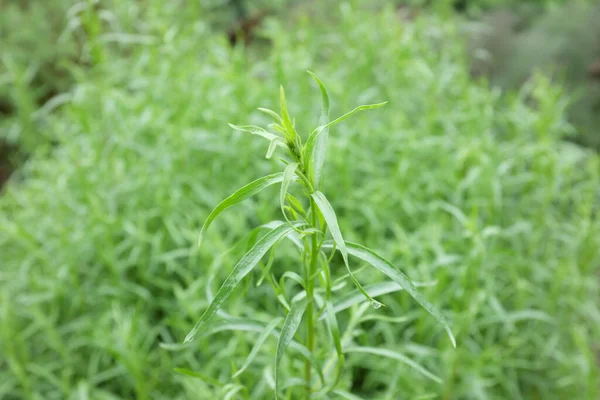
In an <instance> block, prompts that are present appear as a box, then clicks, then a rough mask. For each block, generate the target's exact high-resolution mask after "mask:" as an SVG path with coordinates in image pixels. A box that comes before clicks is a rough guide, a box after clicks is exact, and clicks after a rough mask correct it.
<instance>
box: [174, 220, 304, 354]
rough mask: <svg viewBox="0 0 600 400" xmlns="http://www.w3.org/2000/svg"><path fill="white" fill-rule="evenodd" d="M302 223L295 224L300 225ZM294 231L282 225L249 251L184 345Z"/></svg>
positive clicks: (292, 226)
mask: <svg viewBox="0 0 600 400" xmlns="http://www.w3.org/2000/svg"><path fill="white" fill-rule="evenodd" d="M300 224H301V223H295V225H300ZM293 229H294V225H281V226H279V227H277V228H275V229H273V230H272V231H270V232H268V233H267V234H266V235H265V236H263V237H262V238H261V239H260V240H259V241H258V242H257V243H256V244H255V245H254V246H253V247H252V248H251V249H250V251H248V252H247V253H246V254H245V255H244V256H243V257H242V259H241V260H240V261H239V262H238V263H237V264H236V266H235V267H234V268H233V271H231V273H230V274H229V276H228V277H227V279H225V282H224V283H223V285H222V286H221V288H220V289H219V291H218V292H217V294H216V296H215V298H214V299H213V300H212V302H211V303H210V305H209V306H208V308H207V309H206V311H204V314H202V316H201V317H200V320H198V322H197V323H196V326H194V328H193V329H192V330H191V332H190V333H189V334H188V335H187V336H186V338H185V340H184V343H187V342H190V341H192V340H193V339H194V336H195V335H196V333H197V332H198V331H199V330H200V329H201V328H202V327H203V326H204V325H205V324H206V322H207V321H208V320H210V318H211V317H212V316H213V315H215V314H216V312H217V311H219V309H220V308H221V307H222V306H223V303H224V302H225V300H226V299H227V298H228V297H229V295H230V294H231V292H233V289H235V287H236V286H237V285H238V284H239V283H240V282H241V280H242V279H244V277H245V276H246V275H248V274H249V273H250V271H252V269H253V268H254V267H255V266H256V264H258V262H259V261H260V259H261V258H262V257H263V256H264V255H265V254H266V253H267V251H269V249H270V248H271V247H272V246H273V245H274V244H275V243H276V242H277V241H278V240H279V239H281V238H282V237H284V236H285V235H287V234H288V233H289V232H291V231H292V230H293Z"/></svg>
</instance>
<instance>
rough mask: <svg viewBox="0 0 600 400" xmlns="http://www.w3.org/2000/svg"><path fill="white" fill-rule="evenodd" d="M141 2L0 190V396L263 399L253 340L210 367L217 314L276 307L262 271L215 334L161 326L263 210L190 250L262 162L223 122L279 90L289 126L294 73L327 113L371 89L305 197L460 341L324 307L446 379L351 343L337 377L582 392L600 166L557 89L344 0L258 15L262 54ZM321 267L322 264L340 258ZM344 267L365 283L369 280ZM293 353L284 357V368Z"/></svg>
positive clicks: (446, 390)
mask: <svg viewBox="0 0 600 400" xmlns="http://www.w3.org/2000/svg"><path fill="white" fill-rule="evenodd" d="M147 3H148V5H147V7H148V9H149V10H154V12H146V13H144V14H142V15H141V16H140V18H141V19H140V20H139V21H138V24H140V25H142V26H154V27H160V26H162V25H161V23H162V24H165V23H166V22H165V21H168V23H169V24H171V23H172V24H173V25H167V26H164V29H162V30H161V29H158V28H157V29H153V30H151V31H150V32H149V33H148V35H149V36H151V37H152V40H149V41H146V42H139V41H138V42H135V43H124V44H122V49H121V51H122V53H121V52H120V53H119V54H120V56H115V57H111V58H108V59H106V60H105V61H103V62H102V63H101V64H100V65H99V66H96V67H93V68H92V69H91V70H89V71H83V73H82V74H81V76H79V77H78V79H77V81H76V84H75V86H74V87H73V88H72V89H71V90H70V91H69V93H68V99H69V100H68V102H66V103H65V104H63V105H62V106H60V107H58V108H56V109H53V110H47V109H42V111H40V113H39V116H38V118H39V127H40V128H37V129H40V130H43V133H44V135H45V136H46V137H48V139H49V140H50V141H52V142H53V143H56V145H55V146H54V147H50V148H47V149H46V150H45V151H41V150H36V151H33V152H32V154H31V155H30V157H29V158H28V160H27V162H26V163H25V164H24V165H23V166H22V167H21V169H20V170H19V172H18V174H17V175H16V176H13V179H12V181H11V182H10V183H9V185H8V186H7V187H5V189H4V191H3V193H2V195H1V196H0V255H1V260H2V269H1V270H0V397H3V398H6V399H10V400H12V399H21V398H25V399H85V398H91V399H131V398H137V399H188V398H189V399H196V398H200V399H210V398H217V399H221V398H223V399H224V398H229V399H236V398H242V399H243V398H253V399H263V398H271V397H272V395H273V390H272V386H273V369H272V368H271V365H272V355H273V354H274V352H275V347H276V343H275V340H272V339H268V340H267V341H266V342H265V345H264V347H263V349H262V350H261V352H260V353H259V354H258V355H257V357H256V358H255V361H254V363H253V364H252V365H251V366H250V367H249V368H248V369H247V370H246V371H245V372H244V374H242V375H240V376H239V377H237V378H236V380H234V381H233V383H230V382H231V376H232V375H233V374H234V373H235V372H236V370H237V369H239V368H240V367H241V366H242V364H243V363H244V361H245V359H246V357H247V355H248V353H249V352H250V350H251V348H252V346H253V345H254V342H255V341H256V339H257V337H258V335H259V333H258V332H256V333H255V331H256V326H257V325H253V324H250V323H247V324H246V325H244V328H245V329H246V330H248V332H247V333H240V332H234V331H231V329H232V327H237V328H239V324H238V325H236V321H237V322H239V320H238V319H237V318H244V320H246V321H247V320H248V319H251V320H253V321H256V322H257V323H268V322H269V316H270V315H273V314H276V313H279V312H281V309H280V306H279V304H277V303H275V302H273V301H271V297H270V296H267V295H266V293H267V291H268V290H270V289H269V288H267V287H266V286H265V285H262V286H259V287H258V288H254V286H255V285H256V281H257V279H258V278H259V274H255V275H252V276H251V277H249V278H248V279H246V280H245V281H244V282H243V284H244V285H246V286H245V287H247V290H245V291H243V292H241V293H239V294H236V295H233V296H232V297H231V298H230V299H229V300H228V303H227V308H226V309H223V310H221V311H222V312H221V313H220V314H219V315H218V317H219V321H217V322H218V324H216V325H213V328H212V331H211V332H213V333H216V334H214V335H208V333H211V332H208V333H207V334H205V335H204V336H201V337H199V338H198V339H197V340H196V341H194V342H193V344H192V345H191V346H188V347H185V348H180V347H181V346H180V344H179V343H181V342H182V341H183V339H184V337H185V335H186V333H187V332H188V330H189V327H190V326H192V325H193V324H194V323H195V321H196V320H197V318H198V317H199V316H200V315H201V313H202V312H203V311H204V310H205V309H206V307H207V306H208V304H209V302H210V299H212V297H213V293H215V290H216V289H217V288H218V287H219V285H220V284H221V283H222V282H223V280H224V279H225V277H226V276H227V275H228V273H229V272H230V270H231V268H232V267H233V266H234V265H235V263H236V261H237V260H238V259H239V258H240V256H241V255H242V254H243V253H244V250H245V247H246V244H247V242H248V241H249V240H250V239H251V238H247V237H245V236H244V235H245V232H246V231H247V230H248V228H252V227H255V226H257V225H259V224H260V223H261V222H262V221H268V220H271V219H274V218H279V215H280V209H279V204H278V202H277V201H270V200H269V199H271V198H272V196H273V195H274V193H265V194H264V196H263V194H261V195H260V196H259V197H258V199H257V201H250V202H249V203H247V204H246V207H241V208H238V209H237V210H236V212H234V213H225V214H224V215H223V216H222V219H221V220H220V222H219V223H218V224H215V226H214V227H213V229H211V231H209V232H208V233H207V235H206V237H205V239H204V240H205V242H204V244H203V246H202V249H201V250H200V251H199V250H198V248H197V247H196V239H197V235H198V232H199V229H200V227H201V224H202V222H203V221H204V219H205V218H206V216H207V215H208V212H209V211H210V209H211V208H212V207H213V206H214V205H215V204H217V203H218V201H219V200H220V199H221V198H223V197H224V196H226V195H227V194H229V193H231V192H233V191H234V190H235V189H236V188H237V187H239V186H241V185H242V184H244V183H246V182H247V181H248V180H252V179H255V178H258V177H260V176H262V175H266V174H268V173H269V172H270V171H272V169H273V168H274V167H275V166H276V163H277V160H272V161H267V160H265V161H259V160H257V159H256V156H255V153H256V151H266V149H267V148H266V146H265V145H264V144H261V143H260V142H259V143H257V142H256V141H255V140H253V138H250V137H247V136H246V135H244V134H242V133H238V132H235V131H233V130H231V129H230V128H229V127H228V126H227V123H228V122H234V123H238V122H244V123H245V122H250V123H252V124H256V125H263V124H264V123H265V122H266V121H267V119H265V118H263V117H262V116H260V115H258V114H257V113H256V112H255V111H254V109H255V107H256V106H257V105H265V106H267V107H269V108H276V106H275V102H274V101H273V96H272V94H273V93H275V92H276V91H277V88H278V86H279V84H283V85H284V86H285V87H286V94H287V97H288V99H289V104H290V112H291V113H293V115H295V116H296V118H297V125H296V129H297V130H298V131H299V132H307V131H308V129H310V128H311V127H312V126H313V125H314V124H316V123H317V121H316V120H315V119H314V118H313V116H314V115H318V111H319V107H320V99H319V96H318V94H317V93H316V91H315V90H314V88H313V87H310V86H309V85H307V84H306V73H305V70H306V69H309V68H310V69H312V70H314V71H315V72H317V73H318V75H319V76H320V77H322V79H324V80H326V81H327V82H328V89H329V92H330V95H331V98H332V99H335V103H333V104H332V111H331V112H332V115H338V114H340V113H341V112H342V111H344V110H346V109H349V108H352V107H353V106H355V105H356V104H357V103H372V102H375V101H377V100H379V99H386V100H389V104H388V105H387V106H386V107H384V108H382V109H381V110H378V111H377V118H371V116H366V115H357V116H356V117H355V119H354V120H353V121H352V123H349V124H346V125H340V126H339V128H337V129H336V130H335V131H332V133H331V135H330V144H329V150H328V157H329V164H327V166H326V167H325V176H326V177H327V179H326V181H325V182H324V190H323V191H324V192H325V193H327V194H328V197H329V199H330V202H331V203H332V204H333V205H334V207H335V208H336V213H337V216H338V219H339V224H340V227H341V228H342V229H343V230H344V231H345V232H347V234H346V236H345V238H346V239H347V240H351V241H358V242H365V243H369V245H370V246H371V247H373V248H375V249H377V250H378V251H381V252H382V253H383V254H386V255H387V256H388V257H389V259H390V260H391V261H393V262H394V263H395V264H397V265H399V266H400V267H401V268H402V270H404V271H405V272H406V273H407V274H408V275H409V277H410V278H412V279H413V280H415V281H417V282H420V283H422V284H423V286H424V287H422V288H421V290H422V291H423V293H424V295H425V297H426V298H427V299H428V300H429V301H431V302H432V303H433V304H436V305H438V306H439V307H440V308H441V309H442V311H443V312H444V313H445V314H446V315H448V316H449V317H450V321H451V327H452V329H453V331H454V333H455V334H456V339H457V348H456V349H454V348H452V346H451V344H450V343H449V341H448V340H447V339H446V338H445V337H444V335H445V333H444V330H443V327H441V326H439V324H437V323H436V321H435V320H433V319H432V318H428V317H427V315H426V312H425V311H424V310H422V309H420V308H419V307H418V306H416V305H415V304H414V302H413V301H411V299H410V296H408V295H407V294H406V293H402V292H400V293H393V294H387V295H384V296H382V297H381V298H380V299H381V301H382V302H383V303H384V304H385V305H386V307H382V308H380V309H379V310H373V309H371V308H370V306H369V305H368V304H367V305H364V304H355V305H353V306H352V307H350V308H349V309H348V310H347V311H346V312H345V313H340V319H339V324H340V330H341V332H342V334H344V333H346V332H350V333H351V335H350V337H349V338H348V340H349V342H350V343H351V344H355V345H358V346H363V345H368V346H373V345H374V344H375V345H376V346H381V347H385V348H389V349H392V350H394V351H396V352H399V353H401V354H404V355H405V356H406V357H408V358H410V359H412V360H414V361H415V362H417V363H419V364H420V365H423V366H424V367H425V368H427V369H428V370H430V371H432V372H433V373H435V374H436V375H438V376H440V377H441V379H442V381H443V382H442V383H441V384H435V383H431V382H430V381H429V380H427V378H425V377H423V376H422V375H421V374H420V373H419V372H418V371H415V370H413V369H411V368H409V367H406V366H405V365H404V364H401V363H398V362H397V361H394V360H388V359H384V358H380V357H377V356H374V355H368V354H363V355H359V354H352V353H350V354H348V355H347V362H346V364H347V372H346V373H345V374H344V375H343V376H342V377H341V381H340V385H341V387H343V388H345V390H346V391H347V392H351V393H353V394H354V395H356V396H361V397H363V398H368V399H398V398H436V397H440V398H446V399H465V398H469V399H471V398H473V399H506V398H511V399H513V398H514V399H532V398H533V399H536V398H540V399H563V398H566V397H567V396H568V397H569V398H573V399H594V398H597V397H598V394H599V393H598V372H599V371H598V365H597V362H596V353H595V351H596V350H597V349H598V346H599V345H600V343H599V340H598V338H600V329H599V328H598V326H600V310H599V306H598V305H599V304H600V290H599V287H600V286H599V284H598V280H597V271H598V265H600V264H599V263H600V255H599V254H598V249H599V248H600V223H599V222H598V208H597V207H598V194H599V189H600V187H599V186H600V179H599V178H600V177H599V176H598V175H599V171H600V169H599V167H600V165H599V159H598V157H597V155H595V154H594V153H592V152H590V151H587V150H585V149H582V148H580V147H578V146H576V145H573V144H570V143H566V142H564V141H562V138H563V137H564V135H565V134H567V133H569V132H570V131H571V128H570V126H569V125H568V124H566V122H565V121H564V118H563V115H564V107H565V104H564V101H563V95H562V92H561V90H559V89H557V88H556V87H554V86H552V85H550V84H549V82H548V80H547V79H546V78H544V77H543V76H538V77H536V78H535V79H534V80H532V81H531V83H530V84H529V85H528V86H527V87H525V88H524V89H523V90H522V91H521V92H520V93H516V94H514V95H511V96H508V98H501V96H500V95H499V93H498V92H497V91H495V90H491V89H490V88H489V87H487V86H486V85H484V84H479V83H474V82H472V80H471V79H470V77H469V72H468V68H467V65H466V62H465V58H466V57H465V56H464V52H463V49H462V48H461V46H460V44H459V43H460V41H459V40H457V35H456V32H455V28H454V26H453V25H452V24H449V23H446V22H443V21H440V20H438V19H436V18H427V17H426V16H422V17H420V18H418V19H416V20H415V21H414V22H411V23H407V22H404V23H399V22H398V19H397V17H396V14H395V12H394V10H392V9H391V8H384V9H383V10H380V11H377V10H373V9H372V8H373V6H372V5H370V4H369V5H368V7H369V9H370V11H367V10H366V9H365V8H364V7H367V5H366V4H367V2H365V6H364V7H363V4H361V2H358V1H356V2H348V3H343V4H341V5H340V6H339V8H336V14H335V18H334V20H335V22H334V23H332V22H331V18H329V17H328V15H327V14H326V12H325V11H326V10H329V8H326V6H320V5H318V4H317V5H313V6H311V7H315V11H316V12H314V14H310V15H311V18H308V17H305V16H303V15H302V14H293V15H292V16H291V17H290V19H289V20H284V21H278V20H276V19H272V20H270V21H268V23H267V24H266V26H265V28H264V31H265V32H264V34H265V35H267V36H269V37H270V38H271V40H272V49H271V50H270V51H269V53H268V54H266V55H265V54H257V53H253V50H252V49H244V48H243V47H238V48H235V49H231V48H230V47H229V46H228V44H227V42H226V38H224V37H223V35H221V34H215V33H213V32H211V31H210V29H209V28H208V24H207V23H205V22H203V21H196V22H194V23H188V22H185V21H183V22H180V23H175V22H171V21H175V20H176V19H175V18H173V16H174V15H177V12H176V11H173V10H172V9H170V8H168V6H167V5H164V6H163V5H162V4H163V3H162V2H153V1H149V2H147ZM165 4H166V3H165ZM162 7H164V8H162ZM319 7H323V8H319ZM117 15H118V14H117ZM161 21H162V22H161ZM107 54H112V53H111V52H109V53H107ZM305 121H312V122H311V123H310V125H308V122H306V126H305V125H304V124H305ZM348 160H350V161H348ZM350 193H352V195H350ZM235 243H239V244H238V246H237V247H235V248H234V249H233V250H229V249H230V248H231V246H232V245H233V244H235ZM207 249H210V250H209V251H207ZM292 251H293V249H292V248H291V247H289V246H287V245H285V244H284V243H282V244H281V246H280V247H279V249H278V253H279V252H280V254H281V257H279V258H277V259H276V260H275V262H274V264H273V267H272V271H273V273H274V274H275V276H276V277H279V276H280V275H281V274H282V273H283V272H284V271H286V270H288V269H289V266H290V265H295V263H296V261H295V259H294V256H293V253H292ZM332 263H333V264H332V273H333V275H334V278H335V279H337V278H339V277H340V276H342V275H343V274H344V271H345V268H344V267H343V263H342V260H341V259H337V258H334V259H333V260H332ZM359 267H360V266H359V265H353V269H354V272H355V274H356V275H357V277H358V278H359V279H360V280H361V282H362V283H363V284H364V285H368V284H375V283H378V282H381V281H382V278H381V277H380V276H377V275H372V274H367V273H365V272H366V271H367V270H364V269H361V268H359ZM251 286H252V287H251ZM351 291H352V288H351V286H350V285H348V286H346V287H345V288H342V289H341V290H340V294H341V295H343V294H345V293H350V292H351ZM378 299H379V298H378ZM351 327H353V329H350V328H351ZM321 334H322V335H323V336H322V337H326V335H325V332H321ZM161 343H162V344H163V346H162V347H161V345H160V344H161ZM319 357H327V354H322V355H319ZM174 367H182V368H186V369H189V370H193V371H196V372H198V373H199V374H200V377H199V378H190V377H188V376H183V375H180V374H176V373H174V372H173V368H174ZM295 370H296V366H294V365H291V364H290V363H289V362H287V361H285V362H284V363H283V364H282V371H281V373H282V376H283V377H285V379H286V380H290V379H291V378H293V376H292V373H293V371H295ZM228 382H229V383H228Z"/></svg>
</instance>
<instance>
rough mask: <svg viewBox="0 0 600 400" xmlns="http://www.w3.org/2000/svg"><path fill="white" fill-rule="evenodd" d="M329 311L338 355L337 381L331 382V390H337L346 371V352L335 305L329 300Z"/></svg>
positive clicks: (330, 328) (327, 308) (328, 319)
mask: <svg viewBox="0 0 600 400" xmlns="http://www.w3.org/2000/svg"><path fill="white" fill-rule="evenodd" d="M325 307H326V310H327V325H328V326H329V331H330V332H331V336H332V337H333V343H334V345H335V352H336V353H337V357H338V359H337V363H336V368H335V379H334V380H333V381H332V382H331V385H330V386H329V390H332V389H333V388H335V387H336V386H337V384H338V382H339V380H340V378H341V376H342V372H343V371H344V361H345V359H344V352H343V350H342V337H341V335H340V328H339V326H338V322H337V317H336V315H335V312H334V311H333V305H332V303H331V300H328V301H327V303H326V304H325Z"/></svg>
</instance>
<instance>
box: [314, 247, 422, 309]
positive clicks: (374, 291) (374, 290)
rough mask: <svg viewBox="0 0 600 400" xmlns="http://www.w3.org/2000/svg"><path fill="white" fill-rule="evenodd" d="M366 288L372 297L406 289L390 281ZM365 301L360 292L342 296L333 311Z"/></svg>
mask: <svg viewBox="0 0 600 400" xmlns="http://www.w3.org/2000/svg"><path fill="white" fill-rule="evenodd" d="M346 243H348V242H346ZM325 246H327V245H326V244H325V245H323V247H325ZM351 254H352V253H351ZM432 285H433V284H432V283H431V282H427V283H418V284H415V286H417V287H419V286H432ZM364 288H365V290H366V291H367V293H369V295H370V296H371V297H377V296H382V295H384V294H389V293H395V292H399V291H401V290H404V288H403V287H402V286H400V285H399V284H397V283H396V282H389V281H388V282H380V283H374V284H371V285H367V286H365V287H364ZM363 299H364V296H363V295H362V293H360V292H359V291H354V292H350V293H348V294H346V295H344V296H342V297H341V298H340V299H339V300H337V301H336V302H335V303H334V304H333V311H334V312H335V313H336V314H337V313H339V312H340V311H344V310H347V309H348V308H350V307H352V306H353V305H355V304H358V303H360V302H361V301H362V300H363ZM326 317H327V314H324V315H322V316H321V318H319V320H323V319H324V318H326Z"/></svg>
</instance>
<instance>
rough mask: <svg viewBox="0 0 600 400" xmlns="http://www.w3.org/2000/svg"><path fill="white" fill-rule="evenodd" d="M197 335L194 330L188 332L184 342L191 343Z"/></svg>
mask: <svg viewBox="0 0 600 400" xmlns="http://www.w3.org/2000/svg"><path fill="white" fill-rule="evenodd" d="M195 336H196V335H195V334H194V333H193V332H190V333H188V334H187V336H186V337H185V339H183V344H188V343H190V342H191V341H192V340H194V337H195Z"/></svg>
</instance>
